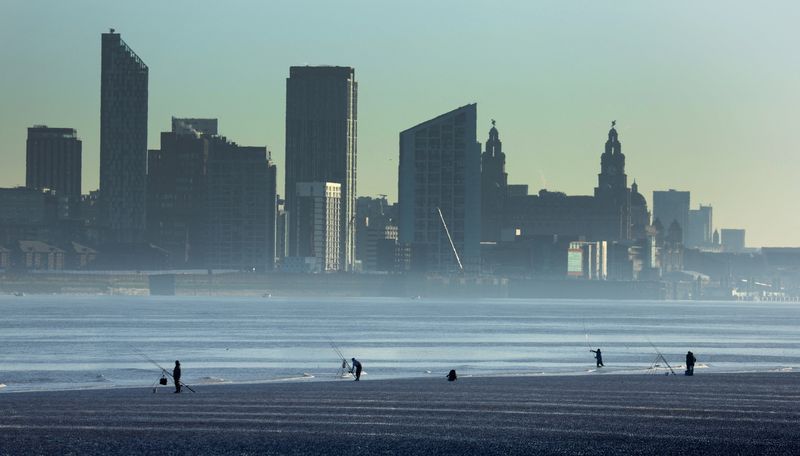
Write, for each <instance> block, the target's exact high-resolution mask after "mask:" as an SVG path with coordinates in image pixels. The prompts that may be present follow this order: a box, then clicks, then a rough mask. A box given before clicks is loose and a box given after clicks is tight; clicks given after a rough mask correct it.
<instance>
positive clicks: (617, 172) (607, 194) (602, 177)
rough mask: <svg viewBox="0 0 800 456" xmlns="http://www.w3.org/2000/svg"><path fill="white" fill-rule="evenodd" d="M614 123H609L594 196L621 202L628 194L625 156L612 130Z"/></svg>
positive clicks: (614, 130)
mask: <svg viewBox="0 0 800 456" xmlns="http://www.w3.org/2000/svg"><path fill="white" fill-rule="evenodd" d="M616 123H617V121H616V120H615V121H613V122H611V130H609V131H608V141H606V150H605V152H603V155H601V156H600V174H598V176H597V187H596V188H595V189H594V196H595V197H596V198H603V199H612V200H617V201H623V200H624V199H625V197H626V196H627V193H628V176H627V175H626V174H625V154H623V153H622V144H621V143H620V142H619V138H618V136H617V130H616V128H614V126H615V125H616Z"/></svg>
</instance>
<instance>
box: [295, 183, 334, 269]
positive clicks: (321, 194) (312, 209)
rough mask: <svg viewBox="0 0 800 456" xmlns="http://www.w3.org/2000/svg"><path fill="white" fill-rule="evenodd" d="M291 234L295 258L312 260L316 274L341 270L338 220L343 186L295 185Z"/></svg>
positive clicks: (323, 184)
mask: <svg viewBox="0 0 800 456" xmlns="http://www.w3.org/2000/svg"><path fill="white" fill-rule="evenodd" d="M296 185H297V191H296V193H295V197H296V198H295V209H294V211H295V212H294V217H293V218H292V220H293V222H292V223H293V224H294V226H293V227H292V231H294V232H295V233H296V234H297V235H296V237H295V242H297V244H296V245H294V246H292V247H293V248H292V250H293V251H295V252H297V254H296V255H295V256H296V257H301V258H315V267H314V271H315V272H335V271H339V270H341V269H342V265H341V263H340V258H341V256H340V252H339V248H340V246H341V242H340V239H339V236H340V233H341V231H340V226H339V220H340V219H341V208H342V185H341V184H339V183H337V182H298V183H297V184H296Z"/></svg>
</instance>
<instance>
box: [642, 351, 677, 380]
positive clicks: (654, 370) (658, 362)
mask: <svg viewBox="0 0 800 456" xmlns="http://www.w3.org/2000/svg"><path fill="white" fill-rule="evenodd" d="M661 363H663V364H665V365H666V366H667V368H668V369H669V372H671V373H672V375H675V371H674V370H672V366H670V365H669V361H667V359H666V358H664V355H662V354H661V352H659V353H658V354H657V355H656V359H654V360H653V362H652V363H651V364H650V369H648V370H649V371H650V373H651V374H657V373H658V368H659V367H662V365H661ZM665 374H666V375H669V373H666V372H665Z"/></svg>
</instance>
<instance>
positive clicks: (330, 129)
mask: <svg viewBox="0 0 800 456" xmlns="http://www.w3.org/2000/svg"><path fill="white" fill-rule="evenodd" d="M357 94H358V83H357V82H356V80H355V70H354V69H353V68H350V67H338V66H303V67H291V68H290V69H289V78H288V79H287V80H286V191H285V195H286V205H285V209H286V213H287V214H288V217H289V227H290V232H289V245H290V247H289V255H290V256H298V255H300V254H299V252H298V248H297V246H298V245H299V244H298V241H297V236H298V232H299V231H298V229H299V228H298V227H297V221H298V220H297V217H294V215H293V212H292V211H293V210H295V209H296V198H297V184H298V183H301V182H333V183H338V184H341V213H340V218H341V220H340V222H339V226H340V235H339V243H340V247H339V255H340V258H341V259H340V261H339V265H340V267H341V268H342V269H344V270H345V271H350V270H352V269H353V263H354V261H355V206H356V156H357V147H356V141H357V133H356V132H357V119H358V113H357V106H358V99H357Z"/></svg>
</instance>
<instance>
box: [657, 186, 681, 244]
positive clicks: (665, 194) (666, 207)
mask: <svg viewBox="0 0 800 456" xmlns="http://www.w3.org/2000/svg"><path fill="white" fill-rule="evenodd" d="M689 199H690V193H689V192H681V191H676V190H672V189H670V190H668V191H654V192H653V221H654V222H655V220H656V219H658V220H660V221H661V225H663V226H664V228H668V227H669V226H670V225H671V224H672V222H678V226H680V228H681V230H682V232H683V233H686V231H687V230H688V229H689Z"/></svg>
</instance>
